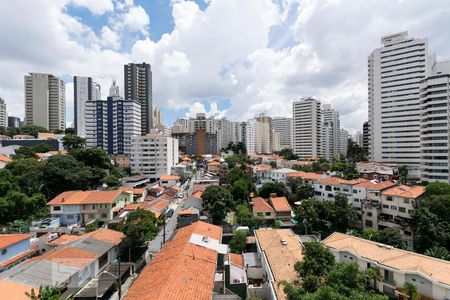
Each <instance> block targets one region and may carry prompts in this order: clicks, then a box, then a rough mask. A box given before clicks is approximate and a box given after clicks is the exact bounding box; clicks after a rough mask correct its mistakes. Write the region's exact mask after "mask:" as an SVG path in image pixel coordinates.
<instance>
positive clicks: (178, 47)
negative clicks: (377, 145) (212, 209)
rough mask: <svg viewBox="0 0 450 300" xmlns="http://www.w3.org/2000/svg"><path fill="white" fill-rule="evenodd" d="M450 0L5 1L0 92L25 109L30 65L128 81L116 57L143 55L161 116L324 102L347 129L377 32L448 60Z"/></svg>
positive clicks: (69, 102) (358, 112)
mask: <svg viewBox="0 0 450 300" xmlns="http://www.w3.org/2000/svg"><path fill="white" fill-rule="evenodd" d="M449 15H450V1H448V0H433V1H428V0H408V1H406V0H376V1H375V0H364V1H361V0H341V1H340V0H196V1H184V0H134V1H133V0H95V1H94V0H14V1H0V41H1V43H0V97H1V98H3V99H5V101H6V103H7V110H8V115H13V116H19V117H21V118H23V116H24V86H23V85H24V79H23V76H24V75H25V74H27V73H28V72H42V73H51V74H54V75H56V76H59V77H60V78H62V79H63V80H64V81H65V82H66V121H67V122H66V123H67V124H68V125H70V124H71V123H72V121H73V82H72V81H73V76H74V75H79V76H91V77H93V79H94V81H96V82H98V83H100V84H101V86H102V95H103V97H106V96H107V93H108V90H109V87H110V85H111V83H112V80H117V82H118V84H119V86H120V88H121V92H123V65H124V64H126V63H128V62H147V63H150V64H151V65H152V71H153V103H154V105H156V106H159V107H161V111H162V112H163V115H164V123H165V124H166V125H171V124H172V123H173V122H174V120H175V119H176V118H177V117H188V116H193V115H195V113H196V112H206V113H207V114H208V115H212V116H215V117H218V118H220V117H224V116H226V117H227V118H228V119H230V120H235V121H243V120H246V119H249V118H252V117H254V116H255V115H257V114H259V113H261V112H266V113H268V114H269V115H271V116H291V114H292V113H291V110H292V106H291V103H292V101H295V100H299V99H300V98H302V97H308V96H311V97H316V98H318V99H320V100H321V102H322V103H331V105H332V107H333V108H335V109H336V110H338V111H339V113H340V115H341V126H343V127H344V128H346V129H348V130H349V131H350V132H351V133H354V132H356V131H357V130H362V124H363V122H364V121H366V120H367V57H368V55H369V54H370V53H371V51H373V49H375V48H377V47H380V39H381V37H382V36H384V35H388V34H392V33H396V32H401V31H409V34H410V36H414V37H418V38H428V40H429V52H430V54H433V53H435V54H436V57H437V60H438V61H439V60H448V59H450V30H448V29H449V28H450V18H449V17H448V16H449Z"/></svg>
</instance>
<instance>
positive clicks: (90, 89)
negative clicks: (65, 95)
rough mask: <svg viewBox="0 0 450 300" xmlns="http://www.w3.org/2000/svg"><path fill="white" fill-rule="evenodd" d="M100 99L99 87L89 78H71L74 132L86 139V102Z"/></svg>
mask: <svg viewBox="0 0 450 300" xmlns="http://www.w3.org/2000/svg"><path fill="white" fill-rule="evenodd" d="M100 99H101V89H100V85H99V84H98V83H96V82H94V81H92V78H91V77H81V76H74V77H73V102H74V123H75V132H76V134H77V135H79V136H81V137H86V102H87V101H97V100H100Z"/></svg>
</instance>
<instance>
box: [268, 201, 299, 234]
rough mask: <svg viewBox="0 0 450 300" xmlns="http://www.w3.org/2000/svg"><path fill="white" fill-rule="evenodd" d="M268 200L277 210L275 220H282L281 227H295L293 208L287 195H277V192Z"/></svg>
mask: <svg viewBox="0 0 450 300" xmlns="http://www.w3.org/2000/svg"><path fill="white" fill-rule="evenodd" d="M268 200H269V203H270V205H271V206H272V207H273V209H274V210H275V221H278V222H280V226H281V227H293V226H294V225H295V224H294V223H292V208H291V206H290V205H289V202H288V201H287V199H286V197H277V194H275V193H273V194H270V198H269V199H268Z"/></svg>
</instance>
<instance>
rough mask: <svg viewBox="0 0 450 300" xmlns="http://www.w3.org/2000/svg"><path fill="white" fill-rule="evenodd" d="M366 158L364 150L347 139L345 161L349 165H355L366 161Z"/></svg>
mask: <svg viewBox="0 0 450 300" xmlns="http://www.w3.org/2000/svg"><path fill="white" fill-rule="evenodd" d="M366 156H367V153H366V151H365V150H364V148H362V147H360V146H359V145H358V144H356V143H355V142H354V141H353V140H352V139H348V146H347V159H348V161H349V162H350V163H352V164H355V163H357V162H360V161H364V160H367V158H366Z"/></svg>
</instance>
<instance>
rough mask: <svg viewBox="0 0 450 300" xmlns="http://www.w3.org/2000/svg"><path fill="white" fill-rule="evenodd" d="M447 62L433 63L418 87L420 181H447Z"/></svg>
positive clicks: (449, 64) (449, 90) (449, 162)
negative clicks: (429, 71)
mask: <svg viewBox="0 0 450 300" xmlns="http://www.w3.org/2000/svg"><path fill="white" fill-rule="evenodd" d="M449 95H450V61H447V62H442V63H437V64H435V65H434V66H433V70H432V74H431V76H430V77H428V78H426V79H425V80H423V81H422V84H421V88H420V112H421V130H420V140H421V181H425V182H433V181H441V182H445V183H450V175H449V165H450V155H449V153H450V144H449V132H450V117H449V111H450V96H449Z"/></svg>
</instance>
